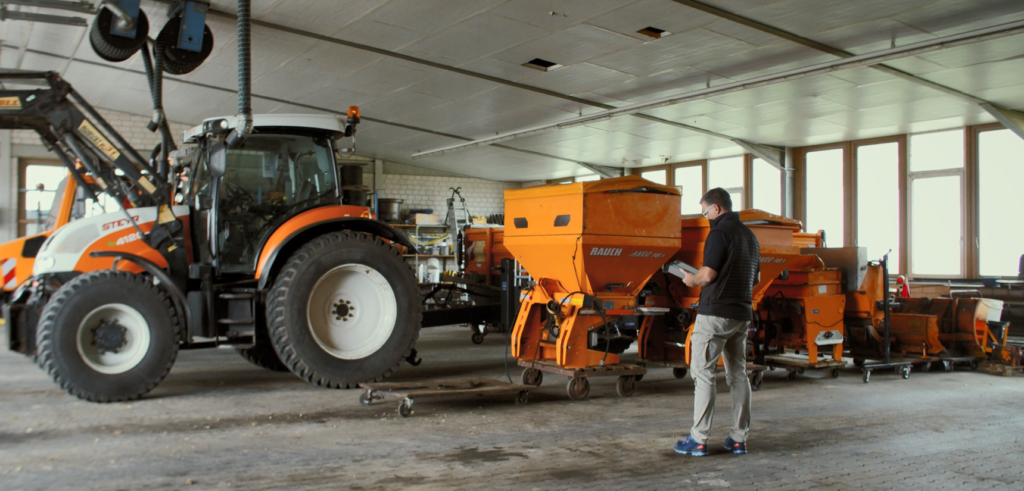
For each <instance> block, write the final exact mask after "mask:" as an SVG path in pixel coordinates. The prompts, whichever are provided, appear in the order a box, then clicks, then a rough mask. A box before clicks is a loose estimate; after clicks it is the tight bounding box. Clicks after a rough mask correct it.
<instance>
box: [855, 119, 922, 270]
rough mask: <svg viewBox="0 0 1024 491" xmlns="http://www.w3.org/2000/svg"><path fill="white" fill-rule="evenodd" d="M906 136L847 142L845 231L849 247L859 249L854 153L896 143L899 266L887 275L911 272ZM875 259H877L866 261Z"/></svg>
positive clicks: (858, 204) (856, 176)
mask: <svg viewBox="0 0 1024 491" xmlns="http://www.w3.org/2000/svg"><path fill="white" fill-rule="evenodd" d="M907 136H908V135H894V136H883V137H879V138H868V139H864V140H854V141H851V142H850V159H851V164H850V166H851V168H850V174H849V176H850V179H849V190H848V192H849V196H850V204H851V205H850V211H849V217H848V220H849V221H850V225H849V227H848V228H847V229H848V230H849V231H850V233H851V237H852V240H851V246H850V247H859V245H857V244H859V243H860V240H859V239H860V236H859V234H860V230H858V227H857V222H858V218H859V213H858V208H859V207H860V203H859V201H858V199H857V196H858V193H857V192H858V187H857V178H858V174H857V163H858V161H857V149H859V148H860V147H868V146H872V145H882V144H885V143H896V144H897V171H896V172H897V184H896V185H897V186H898V187H899V193H900V196H899V206H900V209H899V214H900V231H899V234H900V236H899V246H898V247H899V252H900V259H901V261H900V266H899V270H898V271H889V273H890V274H896V273H898V274H901V275H906V274H907V273H908V272H909V271H910V269H909V267H908V264H909V262H908V260H907V258H908V257H909V250H910V247H909V245H908V242H907V237H908V236H909V233H910V228H909V222H908V219H909V216H910V199H909V197H908V189H909V181H908V180H907V168H908V167H907V166H908V162H907V157H908V156H909V154H908V153H907ZM868 259H877V258H868Z"/></svg>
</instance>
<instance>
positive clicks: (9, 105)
mask: <svg viewBox="0 0 1024 491" xmlns="http://www.w3.org/2000/svg"><path fill="white" fill-rule="evenodd" d="M0 81H3V82H7V83H13V84H19V83H20V84H39V83H40V82H43V83H44V84H45V85H44V87H43V88H38V89H21V90H0V129H25V130H33V131H35V132H36V133H38V134H39V136H40V137H41V138H42V140H43V142H44V143H45V144H46V146H47V147H48V148H50V149H51V150H53V151H54V152H55V153H56V154H57V156H58V158H59V159H60V160H61V162H62V163H63V164H64V166H65V167H67V168H68V170H70V171H71V173H72V175H74V176H75V178H76V179H78V180H79V184H84V181H82V180H81V176H79V175H78V170H77V168H76V167H77V166H76V164H75V159H78V161H79V162H80V163H81V165H82V167H83V168H84V169H85V171H86V172H87V173H89V174H90V175H91V176H92V177H93V179H94V181H95V182H96V187H97V188H98V190H99V191H100V192H105V193H107V194H108V195H109V196H110V197H112V198H113V199H114V200H115V201H116V202H118V203H125V202H131V203H132V204H133V205H135V206H156V207H158V210H159V214H158V219H157V223H156V224H155V225H154V227H153V229H152V230H151V231H150V233H148V234H144V233H142V231H141V230H137V232H138V233H139V234H140V236H142V237H144V238H145V239H144V240H145V241H146V243H148V244H149V245H150V246H151V247H153V248H154V249H157V250H159V251H160V252H161V253H162V254H163V255H164V256H165V257H166V258H167V259H168V263H171V260H170V257H167V256H168V254H169V253H170V252H171V251H174V250H175V249H177V248H179V246H180V244H178V245H176V244H175V243H176V242H181V240H183V239H182V230H183V226H182V224H181V222H180V221H179V220H178V219H177V218H176V217H175V216H174V213H172V212H171V209H170V204H171V203H170V200H171V188H170V183H168V182H163V181H161V180H157V181H155V182H154V181H153V178H154V177H156V176H158V175H159V174H158V173H157V172H156V169H154V168H153V167H152V166H151V165H150V164H149V163H148V162H147V161H146V160H145V159H144V158H142V156H141V155H139V153H138V152H137V151H136V150H135V149H134V148H132V147H131V145H129V144H128V142H127V141H125V139H124V138H123V137H122V136H121V135H120V134H118V133H117V131H116V130H114V128H113V127H112V126H110V124H109V123H107V121H106V120H104V119H103V117H102V116H100V114H99V113H98V112H96V110H95V109H94V108H93V107H92V106H91V105H89V103H88V102H86V101H85V99H84V98H82V96H81V95H79V94H78V93H77V92H76V91H75V90H74V88H72V87H71V84H69V83H67V81H65V80H63V79H62V78H61V77H60V76H59V75H58V74H57V73H56V72H30V71H0ZM117 171H120V174H121V175H120V176H119V175H118V174H117ZM122 178H123V179H124V180H127V185H126V184H125V183H123V182H122ZM83 187H84V188H85V189H87V190H89V191H88V192H89V193H90V194H92V196H91V197H92V198H95V197H96V196H95V194H94V193H93V192H92V188H91V187H90V186H83ZM126 213H127V212H126ZM132 223H133V225H134V220H132ZM136 228H138V226H137V225H136Z"/></svg>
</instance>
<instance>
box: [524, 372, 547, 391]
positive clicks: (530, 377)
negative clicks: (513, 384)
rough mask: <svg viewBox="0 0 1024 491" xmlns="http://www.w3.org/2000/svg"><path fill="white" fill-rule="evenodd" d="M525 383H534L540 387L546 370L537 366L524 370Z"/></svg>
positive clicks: (533, 384)
mask: <svg viewBox="0 0 1024 491" xmlns="http://www.w3.org/2000/svg"><path fill="white" fill-rule="evenodd" d="M522 380H523V385H532V386H534V387H540V384H541V382H543V381H544V372H542V371H540V370H537V369H536V368H527V369H526V370H523V377H522Z"/></svg>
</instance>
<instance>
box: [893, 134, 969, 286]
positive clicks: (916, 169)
mask: <svg viewBox="0 0 1024 491" xmlns="http://www.w3.org/2000/svg"><path fill="white" fill-rule="evenodd" d="M909 145H910V146H909V151H910V166H909V173H908V176H907V177H908V179H909V186H910V274H912V275H925V276H945V277H951V276H963V274H964V271H963V250H964V247H963V189H962V188H963V177H964V132H963V130H960V129H958V130H953V131H942V132H936V133H925V134H920V135H910V138H909Z"/></svg>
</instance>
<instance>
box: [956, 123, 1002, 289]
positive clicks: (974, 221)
mask: <svg viewBox="0 0 1024 491" xmlns="http://www.w3.org/2000/svg"><path fill="white" fill-rule="evenodd" d="M1005 129H1008V128H1006V127H1005V126H1003V125H1002V124H1000V123H989V124H980V125H974V126H968V127H966V128H964V137H965V138H966V139H967V140H966V141H965V142H964V153H965V159H964V170H965V171H966V176H965V178H964V181H965V182H964V185H965V187H966V189H965V190H964V200H965V202H964V219H965V221H966V222H965V224H964V242H965V244H964V252H965V255H966V257H965V259H964V260H965V261H966V269H965V271H964V273H965V274H967V275H968V276H967V277H968V278H993V277H992V276H987V277H986V276H982V275H981V189H980V186H981V144H980V142H981V140H980V136H981V134H982V133H984V132H986V131H998V130H1005ZM971 239H974V240H971Z"/></svg>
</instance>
